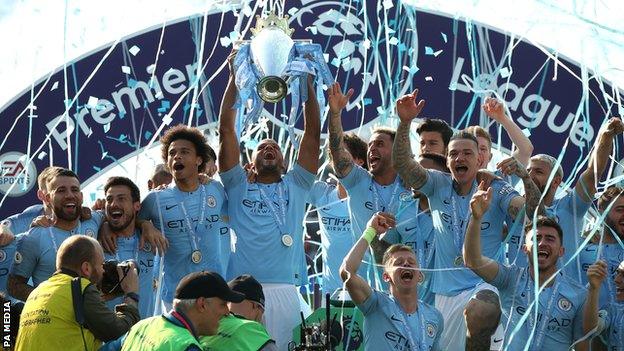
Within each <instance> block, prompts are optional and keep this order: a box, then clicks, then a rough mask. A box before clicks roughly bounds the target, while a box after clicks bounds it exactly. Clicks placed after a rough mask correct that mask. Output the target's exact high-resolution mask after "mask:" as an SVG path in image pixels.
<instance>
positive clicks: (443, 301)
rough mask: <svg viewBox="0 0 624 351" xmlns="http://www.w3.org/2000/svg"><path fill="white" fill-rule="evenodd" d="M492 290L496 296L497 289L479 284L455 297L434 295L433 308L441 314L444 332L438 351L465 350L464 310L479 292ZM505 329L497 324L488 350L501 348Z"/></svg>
mask: <svg viewBox="0 0 624 351" xmlns="http://www.w3.org/2000/svg"><path fill="white" fill-rule="evenodd" d="M485 289H488V290H492V291H494V292H495V293H496V294H498V289H496V288H495V287H494V286H492V285H490V284H488V283H481V284H479V285H477V286H476V287H474V288H473V289H471V290H466V291H462V292H461V293H459V294H458V295H456V296H444V295H440V294H436V296H435V307H436V308H437V309H438V311H440V313H442V317H443V318H444V331H443V332H442V335H441V336H440V342H439V347H440V350H447V351H464V350H465V349H466V320H465V319H464V309H465V308H466V304H468V301H470V299H471V298H472V297H473V296H474V295H475V294H476V293H477V292H479V291H481V290H485ZM504 336H505V329H504V326H503V325H502V324H500V323H499V325H498V328H496V331H495V332H494V335H492V339H491V342H490V350H495V351H498V350H500V349H501V348H502V346H503V337H504Z"/></svg>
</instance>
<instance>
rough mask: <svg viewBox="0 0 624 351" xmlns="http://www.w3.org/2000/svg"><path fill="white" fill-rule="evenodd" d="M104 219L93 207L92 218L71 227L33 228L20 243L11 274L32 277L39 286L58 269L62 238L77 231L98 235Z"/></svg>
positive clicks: (88, 234) (75, 233)
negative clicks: (57, 258) (57, 254)
mask: <svg viewBox="0 0 624 351" xmlns="http://www.w3.org/2000/svg"><path fill="white" fill-rule="evenodd" d="M102 221H103V215H102V213H100V212H97V211H93V212H92V213H91V219H88V220H86V221H82V222H78V224H77V225H76V227H74V229H72V230H69V231H67V230H63V229H60V228H57V227H35V228H31V229H30V230H29V231H28V233H27V234H26V235H24V236H23V237H22V239H21V240H20V241H19V242H18V243H17V249H16V252H15V257H14V260H13V265H12V266H11V274H14V275H18V276H20V277H24V278H32V282H33V285H34V286H35V287H36V286H38V285H39V284H41V282H43V281H45V280H47V279H48V278H50V277H51V276H52V274H54V272H55V271H56V253H57V251H58V248H59V246H61V244H62V243H63V241H64V240H65V239H67V238H69V237H70V236H72V235H77V234H80V235H87V236H90V237H92V238H95V239H97V233H98V230H99V228H100V225H101V224H102Z"/></svg>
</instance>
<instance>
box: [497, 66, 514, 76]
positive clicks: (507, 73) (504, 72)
mask: <svg viewBox="0 0 624 351" xmlns="http://www.w3.org/2000/svg"><path fill="white" fill-rule="evenodd" d="M512 73H513V70H510V69H509V68H507V67H503V68H501V69H500V76H501V78H507V77H509V76H510V75H511V74H512Z"/></svg>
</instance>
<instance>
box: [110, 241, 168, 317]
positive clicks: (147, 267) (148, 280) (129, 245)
mask: <svg viewBox="0 0 624 351" xmlns="http://www.w3.org/2000/svg"><path fill="white" fill-rule="evenodd" d="M139 235H140V232H139V231H138V230H136V231H135V232H134V234H132V235H131V236H128V237H121V236H120V237H117V251H116V252H115V254H109V253H105V254H104V259H105V260H117V262H123V261H128V260H132V261H134V262H135V263H136V264H137V270H138V273H139V313H140V315H141V318H147V317H151V316H152V315H153V314H154V293H155V288H156V287H155V286H154V279H153V275H154V252H152V247H151V246H150V245H149V244H147V243H146V244H145V245H143V247H142V248H139V241H140V238H139ZM121 303H123V297H118V298H116V299H113V300H110V301H107V302H106V305H107V306H108V307H109V308H110V309H111V310H112V311H114V310H115V305H119V304H121Z"/></svg>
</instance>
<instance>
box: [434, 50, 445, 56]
mask: <svg viewBox="0 0 624 351" xmlns="http://www.w3.org/2000/svg"><path fill="white" fill-rule="evenodd" d="M442 51H444V50H438V51H436V52H434V53H433V56H435V57H438V56H439V55H440V54H441V53H442Z"/></svg>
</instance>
